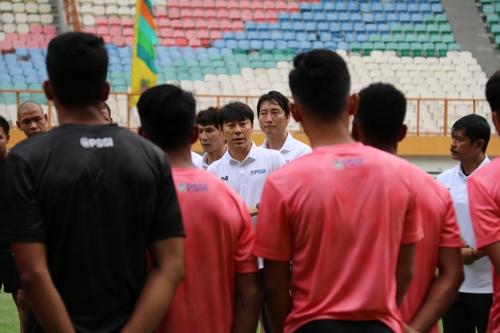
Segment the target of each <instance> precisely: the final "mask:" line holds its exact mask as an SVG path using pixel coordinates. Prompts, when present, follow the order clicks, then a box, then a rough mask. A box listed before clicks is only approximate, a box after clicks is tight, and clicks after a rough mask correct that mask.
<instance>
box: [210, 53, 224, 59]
mask: <svg viewBox="0 0 500 333" xmlns="http://www.w3.org/2000/svg"><path fill="white" fill-rule="evenodd" d="M210 60H222V56H221V55H220V54H211V55H210Z"/></svg>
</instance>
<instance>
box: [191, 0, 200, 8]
mask: <svg viewBox="0 0 500 333" xmlns="http://www.w3.org/2000/svg"><path fill="white" fill-rule="evenodd" d="M191 7H193V9H202V8H203V2H201V1H200V0H194V1H193V2H192V3H191Z"/></svg>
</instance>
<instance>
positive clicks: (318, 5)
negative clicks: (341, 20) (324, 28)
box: [311, 2, 323, 13]
mask: <svg viewBox="0 0 500 333" xmlns="http://www.w3.org/2000/svg"><path fill="white" fill-rule="evenodd" d="M311 9H312V11H313V12H315V13H322V12H323V3H321V2H316V3H312V4H311Z"/></svg>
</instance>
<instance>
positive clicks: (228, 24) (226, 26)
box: [220, 21, 233, 32]
mask: <svg viewBox="0 0 500 333" xmlns="http://www.w3.org/2000/svg"><path fill="white" fill-rule="evenodd" d="M220 29H221V30H222V31H224V32H229V31H232V30H233V26H232V25H231V22H229V21H222V22H221V23H220Z"/></svg>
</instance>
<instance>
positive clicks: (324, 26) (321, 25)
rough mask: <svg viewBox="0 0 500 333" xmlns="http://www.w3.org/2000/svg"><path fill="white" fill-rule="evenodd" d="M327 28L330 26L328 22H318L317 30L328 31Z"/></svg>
mask: <svg viewBox="0 0 500 333" xmlns="http://www.w3.org/2000/svg"><path fill="white" fill-rule="evenodd" d="M329 30H330V26H329V24H328V23H326V22H321V23H318V31H319V32H324V31H329Z"/></svg>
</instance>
